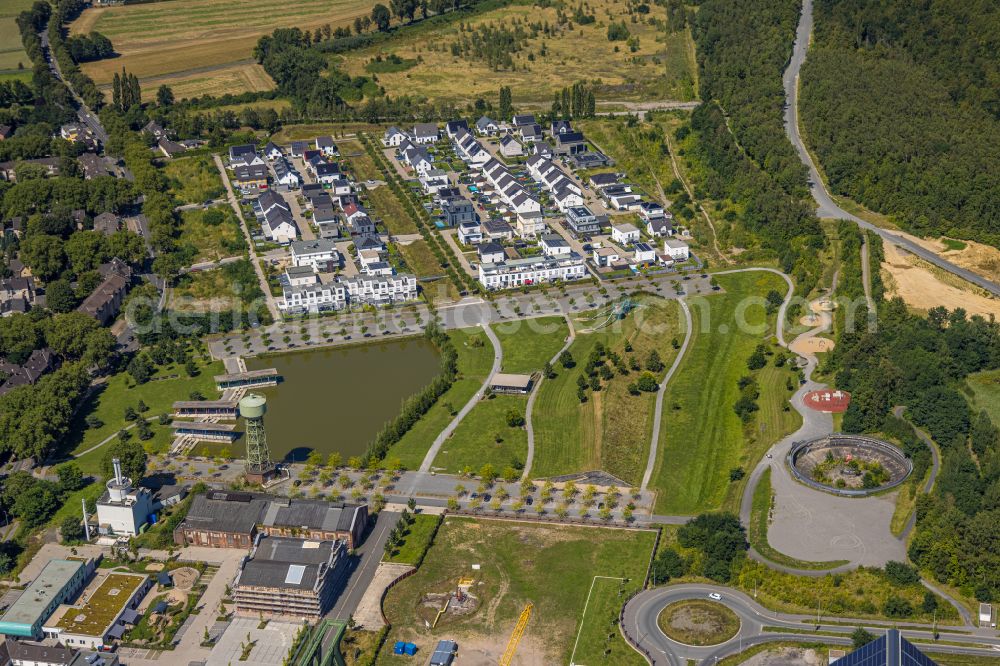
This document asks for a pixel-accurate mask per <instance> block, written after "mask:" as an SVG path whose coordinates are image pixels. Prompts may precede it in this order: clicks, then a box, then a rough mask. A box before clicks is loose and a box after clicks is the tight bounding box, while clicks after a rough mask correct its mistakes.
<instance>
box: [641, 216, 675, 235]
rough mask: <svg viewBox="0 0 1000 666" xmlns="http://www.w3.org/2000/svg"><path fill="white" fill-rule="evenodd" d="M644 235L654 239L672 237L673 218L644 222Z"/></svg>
mask: <svg viewBox="0 0 1000 666" xmlns="http://www.w3.org/2000/svg"><path fill="white" fill-rule="evenodd" d="M646 233H647V234H649V235H650V236H655V237H656V238H666V237H667V236H673V235H674V224H673V217H669V218H668V217H661V218H659V219H656V220H649V221H648V222H646Z"/></svg>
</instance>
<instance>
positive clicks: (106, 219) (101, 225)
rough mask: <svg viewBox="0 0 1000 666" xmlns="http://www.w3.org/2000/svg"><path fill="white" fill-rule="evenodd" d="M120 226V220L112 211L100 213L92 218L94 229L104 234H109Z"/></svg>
mask: <svg viewBox="0 0 1000 666" xmlns="http://www.w3.org/2000/svg"><path fill="white" fill-rule="evenodd" d="M121 228H122V223H121V220H120V219H118V216H117V215H115V214H114V213H101V214H100V215H98V216H97V217H95V218H94V231H99V232H101V233H102V234H104V235H105V236H110V235H111V234H113V233H115V232H117V231H119V230H120V229H121Z"/></svg>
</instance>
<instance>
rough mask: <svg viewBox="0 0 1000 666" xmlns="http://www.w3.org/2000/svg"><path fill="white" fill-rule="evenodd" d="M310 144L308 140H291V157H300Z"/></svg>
mask: <svg viewBox="0 0 1000 666" xmlns="http://www.w3.org/2000/svg"><path fill="white" fill-rule="evenodd" d="M311 145H312V144H310V143H309V142H308V141H292V149H291V153H292V157H302V155H303V153H305V152H306V151H307V150H309V146H311Z"/></svg>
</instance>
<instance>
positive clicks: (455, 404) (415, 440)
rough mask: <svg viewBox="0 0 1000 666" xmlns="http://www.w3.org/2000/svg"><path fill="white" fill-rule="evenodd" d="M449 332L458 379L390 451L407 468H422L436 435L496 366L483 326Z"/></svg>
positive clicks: (491, 347) (491, 346)
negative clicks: (455, 359)
mask: <svg viewBox="0 0 1000 666" xmlns="http://www.w3.org/2000/svg"><path fill="white" fill-rule="evenodd" d="M448 335H449V337H451V340H452V343H453V344H454V345H455V350H456V351H457V352H458V378H457V379H456V380H455V381H454V383H453V384H452V385H451V388H450V389H448V391H447V392H445V394H444V395H442V396H441V397H440V398H438V400H437V402H435V403H434V406H432V407H431V408H430V409H429V410H428V411H427V413H426V414H424V415H423V416H422V417H421V418H420V420H419V421H417V422H416V424H414V426H413V427H412V428H410V430H409V431H408V432H407V433H406V434H405V435H403V438H402V439H401V440H399V442H398V443H396V444H395V445H394V446H393V447H392V449H391V450H390V452H389V456H390V457H392V456H395V457H397V458H399V459H400V461H402V463H403V465H404V466H405V467H406V468H407V469H417V468H418V467H420V463H421V462H423V459H424V456H425V455H426V454H427V449H429V448H430V446H431V444H432V443H433V442H434V438H435V437H437V436H438V434H439V433H440V432H441V431H442V430H444V429H445V426H447V425H448V423H449V422H450V421H451V419H452V417H453V412H457V411H458V410H459V409H461V408H462V406H463V405H464V404H465V403H466V402H468V401H469V399H470V398H471V397H472V396H473V395H474V394H475V393H476V391H478V390H479V389H480V388H481V387H482V385H483V382H484V381H485V380H486V376H487V375H488V374H489V372H490V368H491V367H492V366H493V345H491V344H490V341H489V340H487V339H486V334H485V333H483V332H482V330H481V329H479V328H463V329H459V330H455V331H449V332H448ZM477 469H478V468H477Z"/></svg>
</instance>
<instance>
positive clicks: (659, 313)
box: [532, 296, 684, 484]
mask: <svg viewBox="0 0 1000 666" xmlns="http://www.w3.org/2000/svg"><path fill="white" fill-rule="evenodd" d="M640 303H641V305H642V307H641V308H639V309H638V310H636V311H634V312H633V313H632V314H630V315H629V316H628V317H626V318H625V319H624V320H622V321H621V322H620V323H615V324H613V325H611V326H607V327H603V328H599V329H598V328H597V327H598V326H600V325H601V324H602V323H604V321H605V320H606V319H607V315H602V316H596V315H597V312H601V311H600V310H599V311H595V312H591V313H583V314H580V315H578V316H577V317H576V318H575V319H574V327H575V329H576V331H577V336H576V340H574V342H573V344H572V346H571V347H570V349H569V351H570V354H571V355H572V356H573V359H574V360H575V361H576V364H577V365H576V366H575V367H573V368H568V369H567V368H563V367H562V365H561V364H558V363H557V364H556V366H555V372H556V377H555V378H554V379H547V380H545V381H544V382H543V383H542V385H541V387H540V388H539V393H538V399H537V400H536V402H535V409H534V417H535V418H534V424H533V425H534V427H535V461H534V466H533V467H532V476H536V477H546V476H553V475H557V474H567V473H570V472H578V471H584V470H591V469H603V470H605V471H607V472H609V473H611V474H614V475H615V476H618V477H619V478H621V479H623V480H624V481H625V482H626V483H635V484H637V483H639V482H640V481H641V477H642V471H643V469H644V468H645V465H646V459H647V456H648V452H649V440H650V434H651V430H652V418H653V408H654V405H655V400H656V397H655V394H654V393H641V394H640V395H637V396H635V395H631V394H630V393H629V391H628V385H629V384H630V383H632V382H633V381H635V380H636V379H637V377H638V376H639V374H640V373H639V372H636V371H634V370H633V371H630V372H629V374H628V375H626V376H620V375H617V374H616V376H615V377H614V378H613V379H611V380H610V381H606V382H602V384H603V386H602V389H601V390H600V391H587V396H588V398H587V402H584V403H581V402H580V400H579V398H578V396H577V378H578V377H580V376H581V375H582V374H583V370H584V366H585V365H586V363H587V358H588V357H589V355H590V353H591V352H592V351H593V350H594V349H595V348H596V347H597V345H598V343H601V344H603V345H604V346H605V347H606V348H607V349H608V350H610V351H613V352H615V353H617V354H619V355H620V356H621V358H622V359H623V360H625V361H626V362H627V363H630V362H631V360H632V359H633V358H634V359H635V360H637V361H638V362H639V363H640V365H642V366H645V363H646V360H647V359H648V356H649V353H650V352H651V351H653V350H654V349H655V350H656V351H657V353H658V354H659V355H660V359H661V361H662V362H663V365H664V370H663V371H661V372H658V373H655V374H656V375H657V377H656V378H657V380H658V381H660V380H662V378H663V376H664V374H665V372H666V369H667V368H669V367H670V364H671V363H672V362H673V359H674V357H675V356H676V354H677V350H676V349H674V346H673V342H674V340H675V339H677V340H678V342H679V341H680V340H682V339H683V337H684V334H683V326H682V324H681V323H680V318H681V312H680V306H678V305H677V303H676V301H673V300H664V299H660V298H657V297H653V296H645V297H643V298H642V299H640ZM594 329H597V330H594ZM588 331H589V332H588ZM626 342H628V343H629V344H631V346H632V351H631V352H626V351H625V345H626Z"/></svg>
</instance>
